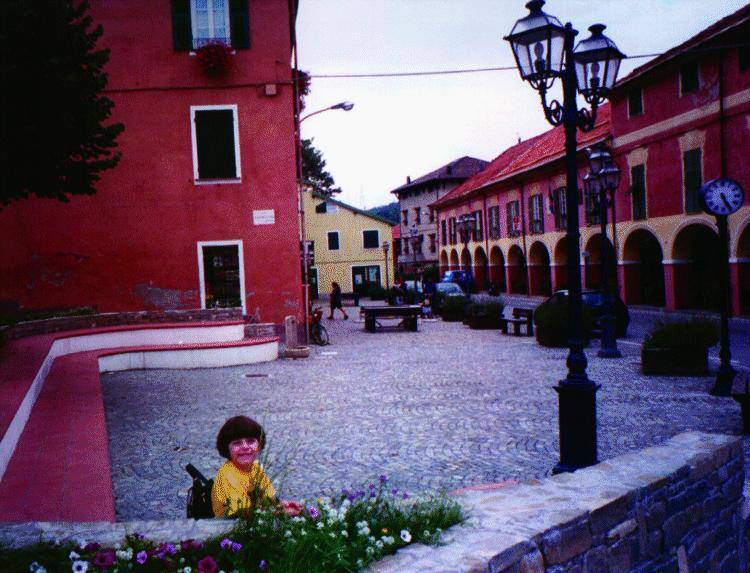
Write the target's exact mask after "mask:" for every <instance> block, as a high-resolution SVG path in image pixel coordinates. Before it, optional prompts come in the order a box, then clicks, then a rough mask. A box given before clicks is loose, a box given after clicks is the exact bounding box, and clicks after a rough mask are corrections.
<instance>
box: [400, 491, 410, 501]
mask: <svg viewBox="0 0 750 573" xmlns="http://www.w3.org/2000/svg"><path fill="white" fill-rule="evenodd" d="M401 497H402V498H403V499H409V494H408V493H406V492H404V495H402V496H401Z"/></svg>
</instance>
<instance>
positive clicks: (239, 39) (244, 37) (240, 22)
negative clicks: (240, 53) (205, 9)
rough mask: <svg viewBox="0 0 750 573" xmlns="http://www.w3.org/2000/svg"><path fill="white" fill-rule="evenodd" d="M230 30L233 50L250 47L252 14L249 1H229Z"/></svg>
mask: <svg viewBox="0 0 750 573" xmlns="http://www.w3.org/2000/svg"><path fill="white" fill-rule="evenodd" d="M229 28H230V30H231V33H232V47H233V48H249V47H250V13H249V11H248V7H247V0H229Z"/></svg>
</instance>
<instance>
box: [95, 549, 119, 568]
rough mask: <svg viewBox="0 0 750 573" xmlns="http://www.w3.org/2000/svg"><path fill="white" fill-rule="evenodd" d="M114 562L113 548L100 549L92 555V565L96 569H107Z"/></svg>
mask: <svg viewBox="0 0 750 573" xmlns="http://www.w3.org/2000/svg"><path fill="white" fill-rule="evenodd" d="M114 563H115V552H114V550H113V549H108V550H106V551H100V552H99V553H97V554H96V556H95V557H94V561H93V564H94V567H96V568H97V569H105V570H106V569H109V568H110V567H112V565H114Z"/></svg>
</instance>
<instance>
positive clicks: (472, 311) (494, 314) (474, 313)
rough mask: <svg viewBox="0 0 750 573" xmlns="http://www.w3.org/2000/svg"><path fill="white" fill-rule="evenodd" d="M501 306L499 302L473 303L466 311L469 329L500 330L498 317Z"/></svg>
mask: <svg viewBox="0 0 750 573" xmlns="http://www.w3.org/2000/svg"><path fill="white" fill-rule="evenodd" d="M502 314H503V305H502V303H500V302H482V303H480V302H475V303H472V304H470V305H469V306H468V308H467V309H466V316H467V318H468V324H469V328H473V329H491V328H500V317H501V316H502Z"/></svg>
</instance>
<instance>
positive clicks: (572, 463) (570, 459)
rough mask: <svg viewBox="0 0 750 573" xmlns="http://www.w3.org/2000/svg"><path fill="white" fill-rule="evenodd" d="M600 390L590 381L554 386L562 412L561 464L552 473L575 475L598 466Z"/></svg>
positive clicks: (565, 381) (562, 382)
mask: <svg viewBox="0 0 750 573" xmlns="http://www.w3.org/2000/svg"><path fill="white" fill-rule="evenodd" d="M600 387H601V385H600V384H595V383H594V382H591V381H590V380H589V381H588V382H585V383H571V382H569V381H567V380H562V381H561V382H560V383H559V384H558V385H557V386H555V392H557V394H558V400H559V412H560V461H559V462H558V463H557V465H555V467H554V468H552V473H553V474H558V473H563V472H574V471H576V470H578V469H581V468H585V467H588V466H593V465H594V464H596V463H598V459H597V444H596V441H597V440H596V391H597V390H599V388H600Z"/></svg>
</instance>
